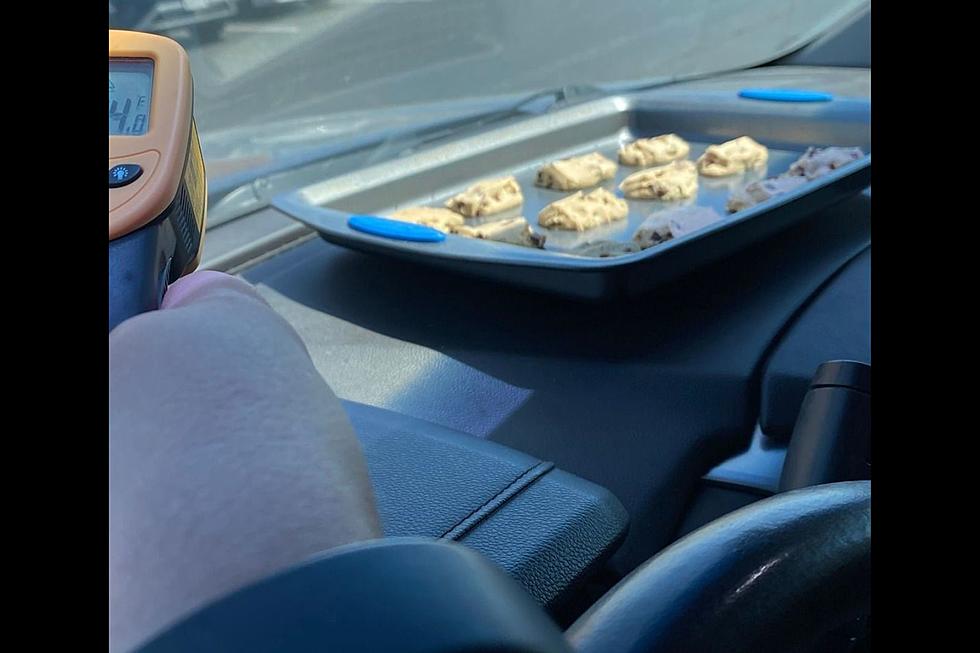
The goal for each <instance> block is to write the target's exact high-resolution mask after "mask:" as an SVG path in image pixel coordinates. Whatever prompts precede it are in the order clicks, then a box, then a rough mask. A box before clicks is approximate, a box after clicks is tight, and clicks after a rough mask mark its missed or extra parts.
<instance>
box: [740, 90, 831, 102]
mask: <svg viewBox="0 0 980 653" xmlns="http://www.w3.org/2000/svg"><path fill="white" fill-rule="evenodd" d="M738 96H739V97H743V98H746V99H749V100H765V101H768V102H830V101H831V100H833V99H834V96H833V95H831V94H830V93H824V92H823V91H808V90H805V89H799V88H743V89H742V90H741V91H739V92H738Z"/></svg>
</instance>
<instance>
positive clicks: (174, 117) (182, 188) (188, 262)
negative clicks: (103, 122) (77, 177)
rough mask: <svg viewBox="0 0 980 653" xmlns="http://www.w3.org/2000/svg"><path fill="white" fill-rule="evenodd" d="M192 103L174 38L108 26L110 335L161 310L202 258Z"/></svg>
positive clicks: (202, 204)
mask: <svg viewBox="0 0 980 653" xmlns="http://www.w3.org/2000/svg"><path fill="white" fill-rule="evenodd" d="M193 105H194V86H193V82H192V81H191V67H190V60H189V59H188V57H187V53H186V52H185V51H184V49H183V48H182V47H181V46H180V45H179V44H178V43H177V42H175V41H173V40H171V39H168V38H165V37H163V36H157V35H155V34H144V33H141V32H129V31H122V30H109V331H112V329H114V328H115V327H116V325H118V324H119V323H120V322H122V321H123V320H126V319H127V318H130V317H132V316H134V315H138V314H140V313H145V312H146V311H152V310H154V309H157V308H159V307H160V303H161V302H162V301H163V294H164V293H165V292H166V289H167V285H168V284H170V283H173V282H174V281H176V280H177V279H179V278H180V277H181V276H183V275H185V274H188V273H190V272H193V271H194V269H195V268H197V265H198V263H199V262H200V259H201V249H202V245H203V239H204V218H205V215H206V213H207V181H206V179H205V177H204V159H203V158H202V156H201V144H200V142H199V141H198V136H197V127H196V126H195V124H194V116H193Z"/></svg>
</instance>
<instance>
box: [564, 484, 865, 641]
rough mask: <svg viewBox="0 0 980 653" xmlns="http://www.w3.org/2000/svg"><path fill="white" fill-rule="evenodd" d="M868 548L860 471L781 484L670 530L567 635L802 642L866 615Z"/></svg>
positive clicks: (572, 638)
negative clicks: (681, 533)
mask: <svg viewBox="0 0 980 653" xmlns="http://www.w3.org/2000/svg"><path fill="white" fill-rule="evenodd" d="M870 559H871V482H870V481H854V482H847V483H833V484H828V485H819V486H815V487H810V488H806V489H802V490H797V491H794V492H787V493H785V494H779V495H776V496H775V497H772V498H769V499H766V500H763V501H759V502H757V503H754V504H751V505H749V506H747V507H745V508H743V509H741V510H737V511H735V512H733V513H731V514H729V515H726V516H725V517H722V518H720V519H718V520H716V521H714V522H712V523H710V524H708V525H707V526H704V527H702V528H701V529H699V530H697V531H695V532H693V533H691V534H690V535H688V536H687V537H685V538H683V539H681V540H679V541H678V542H676V543H675V544H674V545H672V546H670V547H669V548H667V549H666V550H664V551H663V552H662V553H660V554H659V555H657V556H656V557H654V558H653V559H651V560H649V561H648V562H646V563H645V564H643V565H642V566H640V567H639V568H637V569H636V570H635V571H634V572H633V573H632V574H630V575H629V576H627V577H626V578H625V579H623V581H621V582H620V583H619V584H618V585H617V586H616V587H614V588H613V589H612V590H610V591H609V592H608V593H607V594H606V596H605V597H603V598H602V599H600V601H599V602H598V603H597V604H596V605H594V606H593V607H592V608H591V609H590V610H589V611H588V612H586V613H585V614H584V615H583V616H582V617H580V618H579V619H578V621H576V622H575V623H574V624H573V625H572V627H571V628H570V629H569V631H568V633H567V635H568V638H569V639H570V641H571V643H572V644H573V647H574V649H575V650H577V651H585V652H589V653H591V652H593V651H596V652H598V651H621V652H622V653H639V652H640V651H642V652H643V653H654V652H657V653H667V652H668V651H700V652H709V651H724V652H725V653H739V652H740V651H745V652H749V651H752V652H753V653H767V652H769V651H771V652H773V653H777V652H779V653H787V652H792V651H811V650H814V649H815V648H816V647H817V646H818V645H826V644H827V643H828V642H827V641H826V639H825V638H828V637H833V636H835V635H838V636H841V637H842V638H843V639H845V641H846V638H847V637H848V635H849V633H846V631H847V629H848V627H853V626H855V625H857V627H858V629H860V627H861V626H860V624H859V623H858V622H859V621H860V620H861V619H862V618H864V617H865V616H867V615H869V614H870V609H871V606H870V594H871V591H870V590H871V569H870ZM842 629H843V630H844V631H845V634H841V631H842ZM831 650H833V649H831Z"/></svg>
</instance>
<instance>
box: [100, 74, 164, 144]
mask: <svg viewBox="0 0 980 653" xmlns="http://www.w3.org/2000/svg"><path fill="white" fill-rule="evenodd" d="M152 92H153V61H152V60H150V59H131V60H130V59H110V60H109V134H110V135H112V136H116V135H120V134H128V135H131V136H141V135H143V134H145V133H146V130H147V128H148V127H149V124H150V98H151V96H152Z"/></svg>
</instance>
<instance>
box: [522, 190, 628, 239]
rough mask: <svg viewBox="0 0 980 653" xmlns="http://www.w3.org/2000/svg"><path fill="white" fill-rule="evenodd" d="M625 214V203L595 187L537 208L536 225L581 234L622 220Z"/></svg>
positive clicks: (606, 191) (626, 207) (626, 211)
mask: <svg viewBox="0 0 980 653" xmlns="http://www.w3.org/2000/svg"><path fill="white" fill-rule="evenodd" d="M627 213H629V207H628V206H627V204H626V200H621V199H619V198H618V197H616V196H615V195H613V194H612V193H610V192H609V191H608V190H606V189H605V188H597V189H595V190H594V191H592V192H591V193H589V194H587V195H586V194H583V193H582V191H578V192H576V193H575V194H574V195H570V196H568V197H566V198H564V199H560V200H558V201H557V202H552V203H551V204H549V205H548V206H546V207H544V208H543V209H541V212H540V213H539V214H538V224H539V225H541V226H542V227H549V228H552V229H567V230H569V231H585V230H587V229H594V228H595V227H599V226H601V225H604V224H609V223H610V222H614V221H616V220H623V219H625V218H626V214H627Z"/></svg>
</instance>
